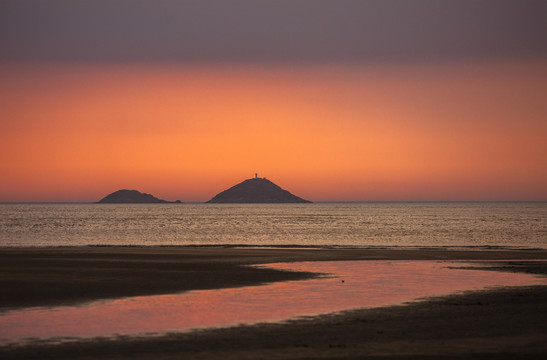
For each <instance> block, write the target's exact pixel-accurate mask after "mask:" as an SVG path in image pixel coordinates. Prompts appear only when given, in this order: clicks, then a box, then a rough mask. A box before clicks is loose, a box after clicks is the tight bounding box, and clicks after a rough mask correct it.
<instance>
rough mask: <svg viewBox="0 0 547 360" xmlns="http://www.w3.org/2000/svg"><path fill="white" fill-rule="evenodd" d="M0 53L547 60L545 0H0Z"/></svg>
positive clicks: (161, 58) (3, 57) (45, 57)
mask: <svg viewBox="0 0 547 360" xmlns="http://www.w3.org/2000/svg"><path fill="white" fill-rule="evenodd" d="M0 10H1V11H0V49H1V52H0V61H16V62H17V61H82V62H94V61H100V62H127V61H129V62H218V63H223V62H243V63H248V62H258V63H377V62H425V63H432V62H439V61H440V62H446V61H473V60H478V61H492V60H494V61H496V60H516V59H535V60H538V59H545V58H546V57H547V21H546V20H545V19H546V14H547V1H544V0H516V1H515V0H513V1H508V0H473V1H469V0H458V1H446V0H412V1H407V0H372V1H371V0H369V1H362V0H335V1H334V0H332V1H331V0H266V1H265V0H230V1H225V0H221V1H219V0H217V1H213V0H183V1H180V0H154V1H145V0H93V1H74V0H49V1H41V0H25V1H21V0H2V2H1V4H0Z"/></svg>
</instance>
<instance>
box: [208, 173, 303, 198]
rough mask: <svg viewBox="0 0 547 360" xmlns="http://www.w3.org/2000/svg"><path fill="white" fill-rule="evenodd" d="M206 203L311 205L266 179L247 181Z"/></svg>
mask: <svg viewBox="0 0 547 360" xmlns="http://www.w3.org/2000/svg"><path fill="white" fill-rule="evenodd" d="M207 203H250V204H258V203H311V201H308V200H304V199H302V198H300V197H298V196H296V195H293V194H291V193H290V192H288V191H287V190H284V189H282V188H281V187H279V186H278V185H276V184H274V183H273V182H271V181H270V180H268V179H266V178H259V177H258V176H257V175H255V177H254V178H251V179H247V180H245V181H243V182H241V183H239V184H237V185H235V186H232V187H231V188H229V189H228V190H224V191H222V192H221V193H219V194H217V195H215V197H213V198H212V199H211V200H209V201H207Z"/></svg>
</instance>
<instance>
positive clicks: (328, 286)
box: [0, 260, 545, 344]
mask: <svg viewBox="0 0 547 360" xmlns="http://www.w3.org/2000/svg"><path fill="white" fill-rule="evenodd" d="M463 264H465V265H467V263H455V262H439V261H383V260H381V261H326V262H298V263H276V264H268V265H260V266H264V267H269V268H275V269H280V270H293V271H309V272H318V273H323V274H325V276H323V277H321V278H319V279H313V280H303V281H288V282H277V283H271V284H267V285H261V286H247V287H240V288H229V289H219V290H197V291H189V292H184V293H179V294H169V295H155V296H137V297H130V298H121V299H115V300H103V301H94V302H90V303H86V304H82V305H79V306H60V307H39V308H27V309H21V310H14V311H9V312H5V313H3V314H0V344H8V343H24V342H27V341H32V340H38V339H40V340H49V341H55V342H59V341H68V340H71V339H74V338H90V337H97V336H106V337H111V336H117V335H135V336H136V335H138V336H142V335H148V336H153V335H161V334H164V333H167V332H184V331H189V330H193V329H202V328H208V327H226V326H233V325H238V324H254V323H259V322H273V321H283V320H287V319H292V318H295V317H299V316H307V315H317V314H323V313H329V312H336V311H343V310H348V309H354V308H370V307H380V306H387V305H395V304H401V303H404V302H409V301H415V300H418V299H422V298H424V297H428V296H439V295H446V294H450V293H454V292H458V291H465V290H481V289H486V288H492V287H500V286H527V285H538V284H544V283H545V279H544V278H541V277H538V276H534V275H529V274H521V273H509V272H499V271H483V270H469V269H458V268H457V267H458V266H462V265H463Z"/></svg>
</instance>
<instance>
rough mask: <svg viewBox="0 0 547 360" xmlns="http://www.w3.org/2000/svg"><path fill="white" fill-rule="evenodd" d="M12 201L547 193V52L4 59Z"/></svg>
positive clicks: (4, 134) (3, 147)
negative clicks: (239, 60)
mask: <svg viewBox="0 0 547 360" xmlns="http://www.w3.org/2000/svg"><path fill="white" fill-rule="evenodd" d="M0 78H1V79H2V82H0V108H1V118H0V201H97V200H99V199H100V198H101V197H103V196H104V195H106V194H108V193H110V192H113V191H115V190H118V189H121V188H126V189H137V190H140V191H143V192H148V193H152V194H154V195H155V196H158V197H161V198H165V199H168V200H175V199H180V200H182V201H206V200H208V199H210V198H211V197H212V196H214V195H215V194H216V193H218V192H219V191H221V190H224V189H226V188H227V187H230V186H232V185H235V184H236V183H238V182H240V181H242V180H244V179H246V178H249V177H252V176H254V173H255V172H258V173H259V176H265V177H267V178H269V179H271V180H272V181H274V182H275V183H277V184H278V185H280V186H282V187H284V188H286V189H287V190H289V191H291V192H293V193H294V194H296V195H299V196H301V197H304V198H306V199H310V200H312V201H313V200H315V201H321V200H547V185H546V184H547V141H546V140H547V101H546V95H547V64H546V63H540V62H523V63H500V64H487V63H483V64H460V65H442V66H425V65H421V66H418V65H415V66H412V65H407V66H396V65H392V66H372V65H369V66H360V67H359V66H353V67H352V66H349V67H347V66H346V67H336V66H316V67H301V68H299V67H297V66H293V67H288V66H285V67H283V66H269V67H268V66H264V67H258V66H257V67H243V66H240V67H238V66H230V65H223V66H214V65H203V66H191V65H180V66H165V65H163V66H162V65H149V66H145V65H142V66H137V65H134V66H123V65H109V66H106V65H102V66H101V65H87V66H86V65H66V64H64V65H61V64H57V65H43V64H42V65H31V64H26V65H23V64H17V65H10V64H3V65H0Z"/></svg>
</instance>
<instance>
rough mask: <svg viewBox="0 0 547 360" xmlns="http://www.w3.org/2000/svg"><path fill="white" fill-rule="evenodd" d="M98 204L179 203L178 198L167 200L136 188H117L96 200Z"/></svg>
mask: <svg viewBox="0 0 547 360" xmlns="http://www.w3.org/2000/svg"><path fill="white" fill-rule="evenodd" d="M98 203H99V204H181V201H180V200H177V201H167V200H162V199H158V198H157V197H155V196H153V195H150V194H146V193H141V192H140V191H137V190H125V189H124V190H118V191H115V192H113V193H112V194H108V195H107V196H105V197H104V198H102V199H101V200H99V201H98Z"/></svg>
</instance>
